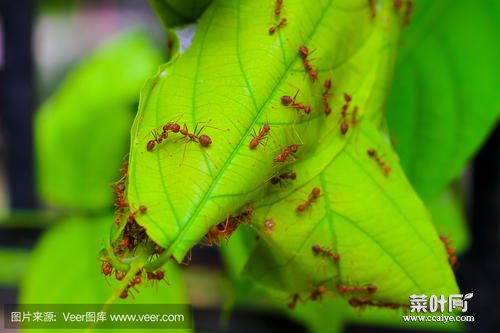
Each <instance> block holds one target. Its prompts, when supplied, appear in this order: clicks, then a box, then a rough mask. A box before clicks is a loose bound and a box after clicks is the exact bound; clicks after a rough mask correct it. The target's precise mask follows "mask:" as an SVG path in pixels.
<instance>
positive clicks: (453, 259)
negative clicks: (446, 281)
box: [439, 235, 458, 267]
mask: <svg viewBox="0 0 500 333" xmlns="http://www.w3.org/2000/svg"><path fill="white" fill-rule="evenodd" d="M439 239H440V240H441V242H443V244H444V247H445V248H446V253H448V261H449V262H450V265H451V267H455V265H456V264H457V262H458V259H457V256H456V253H457V251H456V249H455V248H453V247H452V246H451V245H450V244H451V241H450V240H449V239H448V238H447V237H446V236H444V235H439Z"/></svg>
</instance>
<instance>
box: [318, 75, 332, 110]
mask: <svg viewBox="0 0 500 333" xmlns="http://www.w3.org/2000/svg"><path fill="white" fill-rule="evenodd" d="M324 87H325V91H324V92H323V94H322V95H321V99H322V100H323V107H324V108H325V114H326V115H327V116H328V115H329V114H330V113H332V109H331V108H330V104H329V103H328V97H330V89H331V87H332V81H331V80H330V79H328V80H325V85H324Z"/></svg>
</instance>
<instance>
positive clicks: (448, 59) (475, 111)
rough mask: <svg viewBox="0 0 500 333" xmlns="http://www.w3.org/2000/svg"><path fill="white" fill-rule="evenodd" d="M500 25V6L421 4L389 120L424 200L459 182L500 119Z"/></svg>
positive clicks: (425, 0) (466, 0)
mask: <svg viewBox="0 0 500 333" xmlns="http://www.w3.org/2000/svg"><path fill="white" fill-rule="evenodd" d="M499 19H500V10H499V8H498V2H497V1H475V0H461V1H453V0H446V1H432V0H421V1H416V15H415V17H414V22H413V23H412V26H410V27H409V29H408V31H407V33H406V34H405V36H404V38H403V42H402V47H401V54H400V57H399V59H398V64H397V67H396V68H397V70H396V72H395V77H394V83H393V89H392V92H391V94H390V99H389V103H388V108H387V111H388V112H387V118H388V123H389V128H390V129H391V134H392V136H393V138H394V142H395V147H396V150H397V151H398V153H399V155H400V158H401V165H402V166H403V168H404V170H405V172H406V174H407V175H408V177H409V179H410V181H411V183H412V184H413V186H414V187H415V189H416V190H417V192H418V193H419V195H420V196H421V197H422V199H423V200H424V201H427V200H429V199H432V198H433V197H435V196H437V195H439V193H441V192H442V191H443V190H444V189H445V188H446V187H447V186H448V184H449V183H450V181H452V180H453V179H455V178H457V177H458V176H459V175H460V173H461V172H462V171H463V169H464V167H465V165H466V163H467V162H468V160H469V159H470V158H471V156H472V155H473V154H474V153H475V152H476V150H477V149H478V148H479V146H480V145H481V143H482V142H483V141H484V139H485V138H486V136H487V134H488V133H489V131H490V130H491V129H492V127H493V125H494V124H495V123H496V122H497V121H498V119H499V116H500V102H499V100H498V92H497V87H498V84H499V81H498V75H497V73H496V72H495V71H494V70H492V69H493V68H496V67H497V62H498V58H499V56H500V45H499V44H498V43H497V42H496V38H497V36H498V35H499V33H500V29H499V25H498V20H499ZM465 22H467V23H465Z"/></svg>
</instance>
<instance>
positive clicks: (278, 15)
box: [268, 0, 287, 35]
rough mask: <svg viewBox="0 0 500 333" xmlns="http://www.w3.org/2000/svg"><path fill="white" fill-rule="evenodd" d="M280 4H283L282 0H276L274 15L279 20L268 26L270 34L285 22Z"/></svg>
mask: <svg viewBox="0 0 500 333" xmlns="http://www.w3.org/2000/svg"><path fill="white" fill-rule="evenodd" d="M282 6H283V0H276V7H275V8H274V16H275V17H276V18H277V19H278V20H279V22H278V23H277V24H276V25H274V26H272V27H270V28H269V30H268V32H269V34H270V35H274V33H275V32H276V31H278V30H279V29H281V28H283V27H284V26H285V25H286V23H287V19H286V17H281V9H282Z"/></svg>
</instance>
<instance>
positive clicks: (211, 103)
mask: <svg viewBox="0 0 500 333" xmlns="http://www.w3.org/2000/svg"><path fill="white" fill-rule="evenodd" d="M263 3H264V2H262V3H261V2H259V1H216V2H214V3H213V4H212V6H211V7H209V9H208V10H207V12H206V13H205V15H204V16H203V18H202V19H201V21H200V24H199V26H198V33H197V34H196V36H195V38H194V40H193V43H192V45H191V47H190V48H189V49H188V50H187V51H186V52H185V53H184V54H182V55H181V56H179V57H177V58H175V59H173V60H172V61H171V62H169V63H167V64H166V65H165V66H163V67H162V68H160V71H159V72H158V74H157V75H156V76H155V77H153V78H152V79H151V80H150V81H149V82H148V83H147V84H146V86H145V87H144V89H143V91H142V93H141V101H140V105H139V112H138V115H137V117H136V120H135V122H134V125H133V128H132V133H131V141H132V144H131V151H130V164H129V177H128V183H127V200H128V202H129V204H130V211H131V212H132V213H133V215H134V218H135V219H136V220H137V222H138V223H139V224H140V225H142V226H143V227H144V228H145V229H146V230H147V232H148V235H149V237H151V239H152V240H153V241H155V242H156V243H157V244H158V245H160V246H161V247H163V248H165V251H164V252H163V254H162V255H161V260H167V259H169V258H170V257H171V256H173V257H174V258H175V259H176V260H177V261H179V262H180V261H181V260H182V259H183V258H184V255H185V254H186V253H187V251H188V250H189V249H190V248H191V247H192V246H194V245H195V244H197V243H198V242H199V241H200V240H201V239H202V238H203V236H204V235H205V234H206V233H207V231H208V230H209V229H210V227H212V226H214V225H216V224H218V223H219V222H221V221H225V220H226V219H227V218H228V217H229V216H230V215H233V216H235V215H237V214H238V213H241V212H242V210H244V209H245V207H248V206H247V205H248V204H249V203H251V204H253V205H254V207H255V208H256V211H255V218H256V220H257V222H258V223H259V224H258V225H260V226H262V224H261V222H263V221H264V218H268V217H269V216H272V217H273V218H275V219H276V223H277V227H276V229H275V230H274V231H273V232H272V233H269V232H267V231H266V230H262V232H261V239H262V241H261V242H260V243H261V244H262V245H260V246H258V247H257V249H256V251H255V253H253V255H252V257H251V259H250V262H249V265H248V267H247V272H248V273H249V274H250V275H252V276H253V277H255V278H259V279H260V280H261V281H262V282H265V283H266V284H268V285H270V286H273V287H275V288H280V289H283V290H285V292H294V291H295V292H302V293H306V292H311V291H312V290H313V288H315V287H316V286H317V285H318V284H319V283H322V284H323V283H324V284H327V285H328V290H329V291H328V294H329V295H331V296H335V295H337V294H338V293H336V292H335V291H334V290H335V288H336V284H337V283H346V284H358V283H359V284H363V285H366V284H368V283H375V284H376V285H377V286H378V288H379V291H378V292H377V294H376V295H375V296H374V297H373V298H372V300H373V301H379V302H390V303H397V304H401V305H407V303H408V295H409V294H411V293H422V292H426V293H433V292H434V293H452V292H455V291H456V289H457V288H456V284H455V281H454V278H453V273H452V271H451V269H450V267H449V265H448V263H447V258H446V252H445V250H444V247H443V245H442V244H441V243H440V241H439V238H438V236H437V233H436V230H435V229H434V227H433V225H432V223H431V218H430V215H429V214H428V212H427V210H426V208H425V207H424V206H423V204H422V203H421V201H420V199H419V198H418V197H417V195H416V194H415V193H414V192H413V190H412V188H411V186H410V185H409V183H408V182H407V181H406V178H405V176H404V174H403V172H402V171H401V169H400V168H399V167H398V162H397V158H395V157H394V156H393V153H392V150H391V148H390V147H389V146H388V145H387V144H386V143H385V141H384V140H383V137H382V135H385V134H383V133H379V132H378V131H377V130H375V128H376V126H375V125H373V124H372V122H376V123H377V124H378V122H379V120H380V118H381V114H382V109H383V106H384V102H385V97H386V96H385V92H386V91H387V86H388V84H389V78H390V77H391V74H392V68H393V62H394V58H395V53H396V50H397V41H398V35H399V27H400V23H401V17H400V16H398V13H397V12H395V11H394V9H393V3H392V1H384V2H382V3H381V6H380V7H377V13H376V17H375V18H372V17H371V16H372V15H371V11H370V8H369V6H368V3H367V2H366V1H338V2H334V1H326V0H325V1H321V2H319V3H317V4H315V5H314V6H312V5H311V4H308V3H304V2H302V1H294V2H292V1H289V2H286V7H284V8H282V13H283V14H282V16H280V17H275V15H274V13H273V6H269V4H268V5H263ZM283 15H286V18H287V21H286V22H287V23H286V25H282V26H280V28H279V29H278V30H277V32H275V33H274V34H270V33H269V28H270V27H273V26H276V24H279V23H278V22H280V20H282V19H283ZM281 22H283V21H281ZM354 22H356V24H354ZM302 44H306V45H307V46H308V47H309V50H310V51H311V54H310V55H309V56H308V58H307V59H308V61H309V62H310V63H311V64H312V65H313V67H314V68H317V69H318V72H319V79H318V80H317V82H314V80H312V79H311V77H310V75H308V73H306V72H305V70H304V67H305V66H304V64H303V58H302V57H301V56H300V55H299V52H298V49H299V46H300V45H302ZM313 49H314V53H312V50H313ZM313 57H314V58H313ZM327 79H331V80H332V90H331V91H330V94H331V95H330V96H328V102H329V104H330V106H331V108H332V110H333V112H332V114H331V115H329V116H326V115H325V112H324V107H323V99H322V94H323V92H324V86H323V82H325V80H327ZM298 90H299V94H298V95H297V101H300V102H301V103H304V104H306V105H310V106H311V108H312V112H311V114H304V113H300V112H299V113H298V112H297V111H296V110H294V109H293V108H291V107H290V106H283V105H282V103H281V97H282V96H285V95H291V96H293V95H294V94H295V92H296V91H298ZM344 93H348V94H349V95H350V96H351V97H352V105H351V110H352V109H353V107H354V106H357V107H359V114H358V117H357V120H358V121H357V123H358V125H357V126H355V123H354V122H352V115H349V116H347V119H348V121H349V122H350V123H351V129H350V130H349V131H348V132H347V133H345V135H343V134H342V133H341V130H340V128H341V126H340V124H341V121H342V119H341V112H340V110H341V108H342V105H343V104H344V103H345V102H344V99H345V97H344ZM332 95H333V96H332ZM171 122H172V123H173V122H175V123H178V124H179V125H181V126H182V127H184V126H186V127H185V128H186V129H189V131H190V132H191V133H192V132H193V131H194V129H195V128H198V129H200V128H201V130H200V132H199V133H198V132H197V133H196V135H197V137H198V136H199V135H201V134H203V135H209V136H210V137H211V138H212V144H211V145H210V146H208V147H203V146H201V145H200V144H198V142H197V140H198V139H196V138H195V140H192V141H188V140H184V141H182V139H186V138H185V137H183V135H185V134H181V133H175V132H174V131H170V132H168V133H169V136H168V137H165V138H164V140H163V141H162V142H159V141H157V143H156V144H155V146H154V147H153V149H151V148H152V147H151V143H150V142H151V140H153V139H155V137H157V136H158V134H159V133H161V131H162V125H165V124H169V123H171ZM265 124H269V126H270V130H269V134H268V138H267V139H265V140H262V141H263V142H262V143H263V145H259V146H258V147H256V148H255V149H251V148H250V147H249V143H250V141H251V140H252V132H253V131H256V132H258V131H260V130H261V128H263V126H264V125H265ZM169 126H170V125H169ZM203 126H205V127H203ZM170 128H171V127H170ZM156 130H158V131H159V132H155V131H156ZM292 144H296V145H298V151H297V152H296V153H295V154H290V155H293V156H288V158H287V160H286V163H281V162H279V161H277V156H279V154H280V153H281V152H283V151H284V149H285V147H290V146H291V145H292ZM369 148H375V149H377V151H378V155H379V157H380V159H381V160H380V161H379V162H377V161H376V160H375V158H373V157H370V156H368V154H367V149H369ZM382 159H383V160H384V161H385V162H384V163H385V164H386V165H387V164H388V165H390V166H391V167H392V172H390V174H386V172H387V173H389V172H388V171H387V170H386V171H385V172H384V168H383V167H382V166H381V165H380V164H382ZM291 170H293V171H295V172H296V174H297V179H296V180H295V181H292V182H291V184H290V186H288V187H286V186H277V185H272V184H271V182H270V179H271V178H272V177H273V176H276V175H279V174H281V173H283V172H289V171H291ZM314 186H317V187H320V188H321V193H322V194H321V196H320V198H317V200H315V201H317V202H314V203H313V204H312V205H311V207H309V209H307V211H306V212H303V213H297V212H296V207H297V205H298V204H299V203H300V202H301V201H302V202H304V201H305V200H306V199H307V198H308V195H309V193H310V192H311V189H312V188H313V187H314ZM140 205H146V206H147V207H148V209H147V212H146V213H139V214H135V212H136V211H137V208H138V207H140ZM270 212H271V213H272V214H271V215H269V213H270ZM124 225H126V222H125V219H124V220H123V221H122V224H121V228H118V230H119V231H120V230H122V229H123V228H124ZM278 226H279V227H278ZM259 229H260V228H259ZM119 235H120V232H116V233H113V235H112V240H115V239H118V237H119ZM314 244H321V245H322V246H324V247H325V248H329V249H332V250H335V251H338V252H340V253H341V256H342V260H341V261H340V263H339V264H335V263H332V262H331V261H328V260H327V259H326V258H325V257H324V256H314V255H313V252H312V250H311V248H312V246H313V245H314ZM108 249H110V247H108ZM415 249H416V250H418V251H420V252H417V251H415ZM109 252H112V251H109ZM108 254H109V255H110V256H112V254H110V253H108ZM161 260H160V261H161ZM120 261H121V262H122V263H123V262H124V261H125V260H124V259H123V258H120ZM115 262H118V261H115ZM374 263H376V264H374ZM273 272H277V274H273Z"/></svg>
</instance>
